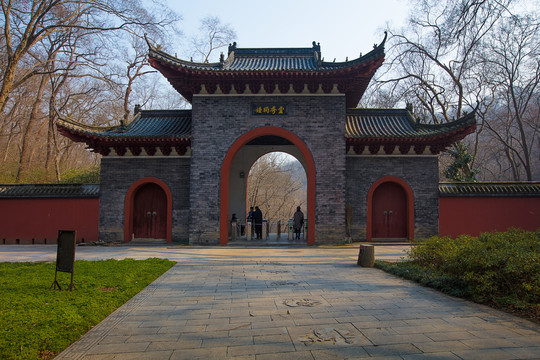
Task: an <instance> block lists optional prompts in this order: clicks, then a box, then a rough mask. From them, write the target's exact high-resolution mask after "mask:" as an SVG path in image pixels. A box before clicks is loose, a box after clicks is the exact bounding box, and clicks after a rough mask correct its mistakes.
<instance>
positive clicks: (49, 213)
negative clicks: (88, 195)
mask: <svg viewBox="0 0 540 360" xmlns="http://www.w3.org/2000/svg"><path fill="white" fill-rule="evenodd" d="M98 224H99V199H62V198H57V199H50V198H49V199H39V198H37V199H0V244H17V239H19V242H18V243H20V244H32V243H35V244H43V243H45V242H46V243H47V244H56V238H57V237H58V230H76V231H77V242H82V241H83V239H84V242H91V241H97V240H98ZM32 239H34V240H33V241H32ZM45 239H46V240H45Z"/></svg>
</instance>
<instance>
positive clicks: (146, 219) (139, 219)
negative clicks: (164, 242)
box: [133, 183, 167, 239]
mask: <svg viewBox="0 0 540 360" xmlns="http://www.w3.org/2000/svg"><path fill="white" fill-rule="evenodd" d="M166 227H167V197H166V196H165V192H164V191H163V189H161V188H160V187H159V186H158V185H156V184H154V183H148V184H144V185H143V186H141V187H140V188H139V189H137V192H136V193H135V198H134V200H133V234H134V237H135V238H144V239H165V237H166V236H167V228H166Z"/></svg>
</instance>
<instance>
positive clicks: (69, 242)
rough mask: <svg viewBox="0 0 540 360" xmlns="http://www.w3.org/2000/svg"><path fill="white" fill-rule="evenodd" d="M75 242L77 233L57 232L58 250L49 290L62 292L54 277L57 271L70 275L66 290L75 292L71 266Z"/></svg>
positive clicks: (73, 231) (68, 231)
mask: <svg viewBox="0 0 540 360" xmlns="http://www.w3.org/2000/svg"><path fill="white" fill-rule="evenodd" d="M76 242H77V232H76V231H75V230H58V249H57V252H56V271H55V272H54V282H53V284H52V285H51V287H50V288H51V289H56V286H58V290H62V288H61V287H60V284H59V283H58V280H57V279H56V275H57V274H58V272H59V271H61V272H68V273H71V284H69V287H68V288H67V289H68V290H69V291H71V290H72V289H75V290H77V288H76V287H75V285H74V284H73V264H74V263H75V244H76Z"/></svg>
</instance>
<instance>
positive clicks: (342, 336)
mask: <svg viewBox="0 0 540 360" xmlns="http://www.w3.org/2000/svg"><path fill="white" fill-rule="evenodd" d="M298 341H300V342H302V343H303V344H304V345H306V346H308V345H310V344H313V343H323V342H328V343H331V344H335V345H350V344H353V343H354V335H353V334H351V333H350V332H349V331H348V330H340V329H336V328H324V329H315V330H312V331H310V332H309V333H307V334H306V335H304V336H302V337H301V338H299V339H298Z"/></svg>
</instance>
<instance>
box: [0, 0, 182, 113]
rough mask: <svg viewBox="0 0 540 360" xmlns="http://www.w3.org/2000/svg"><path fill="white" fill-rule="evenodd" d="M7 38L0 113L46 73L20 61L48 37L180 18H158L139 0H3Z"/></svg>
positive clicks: (160, 23)
mask: <svg viewBox="0 0 540 360" xmlns="http://www.w3.org/2000/svg"><path fill="white" fill-rule="evenodd" d="M0 5H1V6H2V12H3V15H4V16H3V18H1V19H0V21H1V22H0V24H2V26H3V33H4V38H5V43H4V44H3V46H4V49H3V50H4V51H3V54H4V56H5V58H4V59H2V60H3V61H2V63H5V66H4V67H3V69H2V76H1V81H2V84H1V87H0V113H2V112H3V111H4V109H5V107H6V100H7V99H8V96H9V94H10V92H11V91H12V90H13V89H14V88H17V87H18V86H20V85H21V84H22V83H24V82H25V81H26V80H27V79H29V78H30V77H32V76H34V75H36V74H39V73H40V72H42V71H43V66H42V64H40V63H39V62H37V63H35V64H34V66H31V67H28V68H27V69H26V70H25V71H21V67H20V64H21V62H22V61H23V60H24V59H25V58H27V57H28V56H29V53H30V52H31V50H32V48H33V47H34V46H36V44H38V43H39V42H40V41H42V40H43V39H45V38H46V37H47V36H49V35H51V34H54V33H57V32H64V31H70V30H71V29H78V30H80V31H83V32H85V33H87V34H92V35H96V34H100V33H103V32H107V31H115V30H122V31H127V32H135V33H136V32H138V31H139V30H140V29H142V28H147V27H151V26H165V25H167V24H171V23H172V22H174V21H176V20H177V19H171V18H170V17H165V18H161V19H156V18H154V16H153V15H152V13H150V12H148V11H146V10H145V9H144V7H143V6H142V5H141V4H140V1H139V0H117V1H113V2H110V1H106V0H32V1H29V0H0Z"/></svg>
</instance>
